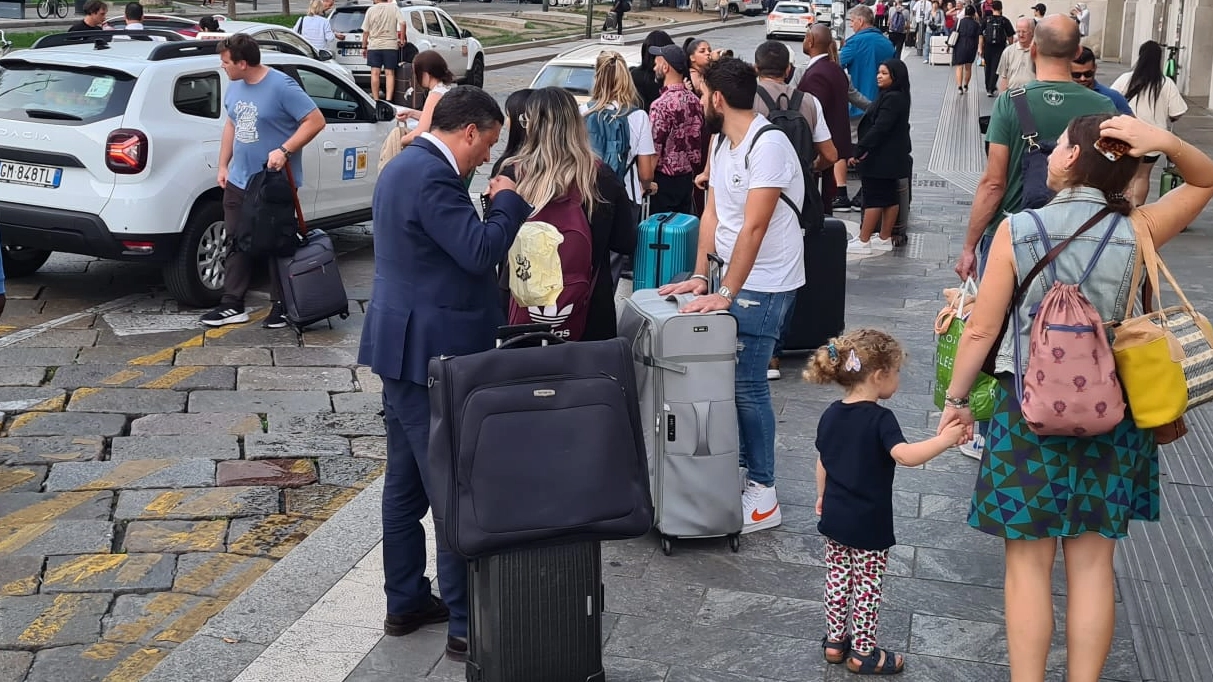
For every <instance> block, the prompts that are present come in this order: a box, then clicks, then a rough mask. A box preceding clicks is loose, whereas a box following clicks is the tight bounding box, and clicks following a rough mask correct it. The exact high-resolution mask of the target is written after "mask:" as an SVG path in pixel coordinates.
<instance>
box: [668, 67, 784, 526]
mask: <svg viewBox="0 0 1213 682" xmlns="http://www.w3.org/2000/svg"><path fill="white" fill-rule="evenodd" d="M703 82H704V92H703V107H704V112H705V114H704V115H705V120H706V121H707V125H708V126H709V127H715V126H719V129H720V131H721V139H720V141H719V142H718V143H717V142H714V143H713V144H712V147H711V149H710V150H709V152H710V153H711V155H712V162H711V171H710V173H709V179H708V197H707V202H706V206H705V207H704V211H703V217H702V218H701V220H700V223H699V255H698V258H697V259H696V263H695V274H694V275H692V277H691V278H690V279H689V280H687V281H685V282H680V283H678V284H671V285H667V286H665V287H662V288H661V290H660V291H661V294H662V295H669V294H697V297H696V298H695V299H693V300H692V301H690V302H689V303H687V304H686V305H685V306H683V308H682V311H683V312H688V313H690V312H711V311H716V310H727V311H729V313H730V314H732V315H733V317H735V318H736V319H737V347H738V352H737V370H736V394H737V395H736V399H737V425H738V435H739V436H740V443H741V456H742V460H743V462H744V464H745V468H746V470H747V474H746V476H747V479H748V480H747V482H746V486H745V490H744V492H742V496H741V503H742V513H743V515H744V520H745V524H744V526H743V527H742V531H741V532H743V533H749V532H753V531H756V530H762V529H764V528H772V527H774V526H778V525H779V524H780V523H782V514H781V512H780V510H779V500H778V498H777V497H776V494H775V410H774V407H773V406H772V405H771V389H770V387H769V386H768V385H767V364H768V363H769V362H770V361H771V355H772V353H773V351H774V349H775V342H776V340H777V339H778V337H779V333H780V329H781V327H782V325H783V320H784V317H785V316H786V315H787V314H788V313H789V311H790V309H791V307H792V304H793V302H794V301H795V298H796V290H797V289H799V288H800V287H801V286H802V285H803V284H804V283H805V272H804V239H803V237H802V236H801V231H800V223H799V221H798V220H797V217H796V212H795V211H793V210H792V208H791V206H789V205H788V204H789V203H790V204H792V205H794V206H803V205H804V174H803V173H802V172H801V170H800V159H799V158H798V157H797V155H796V150H795V149H794V148H793V147H792V143H791V142H789V141H788V138H787V136H786V135H784V134H783V132H782V131H780V130H779V129H778V128H776V127H774V126H772V125H771V123H770V121H768V120H767V119H766V117H764V116H761V115H759V114H756V113H754V109H753V106H754V97H755V95H756V94H757V92H758V75H757V73H755V71H754V68H753V67H751V66H750V65H749V64H747V63H745V62H743V61H741V60H740V59H734V58H731V57H729V58H724V59H720V60H717V61H714V62H712V63H711V64H709V65H708V67H707V68H706V69H705V70H704V75H703ZM709 252H715V253H716V254H717V255H719V256H720V257H721V258H723V259H724V261H725V263H726V264H727V265H726V268H725V270H724V273H723V276H722V278H721V282H720V288H719V289H718V290H716V291H715V292H712V291H709V289H708V253H709Z"/></svg>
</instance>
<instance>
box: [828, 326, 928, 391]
mask: <svg viewBox="0 0 1213 682" xmlns="http://www.w3.org/2000/svg"><path fill="white" fill-rule="evenodd" d="M851 353H854V354H855V356H856V358H857V359H858V360H859V367H858V368H855V367H854V366H853V365H851V364H850V363H849V362H848V360H849V359H850V357H851ZM905 356H906V354H905V351H904V350H903V349H902V347H901V344H900V343H898V342H897V339H895V338H893V337H892V336H890V335H889V334H886V333H885V332H882V331H880V330H879V329H858V330H856V331H853V332H849V333H844V334H842V335H841V336H838V337H836V338H833V339H830V342H829V343H828V344H826V345H825V346H822V347H821V348H818V349H817V352H816V353H814V354H813V357H812V358H811V359H810V361H809V366H808V367H807V368H806V369H805V370H804V378H805V380H806V381H812V382H814V383H818V384H838V385H839V386H842V387H844V388H850V387H852V386H858V385H859V384H862V383H863V382H864V381H866V380H867V378H868V377H869V376H871V375H872V373H873V372H875V371H877V370H881V369H883V370H886V371H892V370H895V369H897V368H898V367H901V363H902V361H903V360H904V359H905Z"/></svg>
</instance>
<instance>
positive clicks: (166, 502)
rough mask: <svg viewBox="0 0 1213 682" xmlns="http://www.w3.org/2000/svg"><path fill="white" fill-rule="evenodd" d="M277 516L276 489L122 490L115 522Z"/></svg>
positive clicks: (115, 510) (115, 513)
mask: <svg viewBox="0 0 1213 682" xmlns="http://www.w3.org/2000/svg"><path fill="white" fill-rule="evenodd" d="M276 513H278V489H277V488H269V487H261V486H253V487H247V486H245V487H232V488H206V489H199V488H195V489H190V490H124V491H122V492H120V493H119V494H118V506H117V507H116V508H115V509H114V518H115V519H116V520H118V521H132V520H137V519H142V520H172V519H213V518H220V517H227V518H232V517H239V516H257V515H261V514H276Z"/></svg>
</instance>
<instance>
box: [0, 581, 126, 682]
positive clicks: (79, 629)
mask: <svg viewBox="0 0 1213 682" xmlns="http://www.w3.org/2000/svg"><path fill="white" fill-rule="evenodd" d="M111 598H112V597H111V596H110V595H108V594H56V595H50V594H39V595H34V596H32V597H0V612H3V613H4V617H3V618H0V649H25V650H28V649H41V648H43V647H61V646H67V645H70V644H87V643H91V642H94V641H96V640H97V637H98V635H100V634H101V617H102V616H104V615H105V612H106V611H107V610H108V609H109V604H110V599H111ZM76 679H79V678H78V677H76V676H75V675H67V676H65V677H62V678H60V682H62V681H63V680H76Z"/></svg>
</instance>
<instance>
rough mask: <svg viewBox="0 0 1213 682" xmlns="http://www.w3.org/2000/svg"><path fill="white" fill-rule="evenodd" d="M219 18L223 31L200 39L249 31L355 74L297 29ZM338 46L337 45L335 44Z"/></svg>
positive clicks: (330, 52)
mask: <svg viewBox="0 0 1213 682" xmlns="http://www.w3.org/2000/svg"><path fill="white" fill-rule="evenodd" d="M216 18H217V19H219V28H220V29H221V31H222V32H221V33H199V34H197V39H198V40H222V39H223V38H226V37H228V36H229V35H231V34H233V33H247V34H248V35H250V36H252V37H253V38H255V39H256V40H258V41H265V40H276V41H278V42H281V43H286V44H287V45H290V46H292V47H294V48H296V49H298V50H299V51H300V52H301V53H303V54H304V55H305V56H308V57H311V58H312V59H315V60H316V61H319V62H329V63H330V64H332V65H333V66H336V67H337V69H338V70H340V71H342V72H343V73H345V75H346V76H348V77H350V78H353V77H354V75H353V74H352V73H351V72H350V70H349V69H347V68H345V67H344V66H342V65H341V64H339V63H337V62H336V61H335V60H334V53H333V51H332V50H329V49H325V50H317V49H316V48H315V47H312V44H311V43H309V42H308V41H306V40H304V39H303V36H301V35H299V34H298V33H295V31H293V30H291V29H289V28H287V27H285V26H279V25H277V24H266V23H262V22H259V21H235V20H232V19H227V18H225V17H216ZM334 47H336V46H334Z"/></svg>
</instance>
